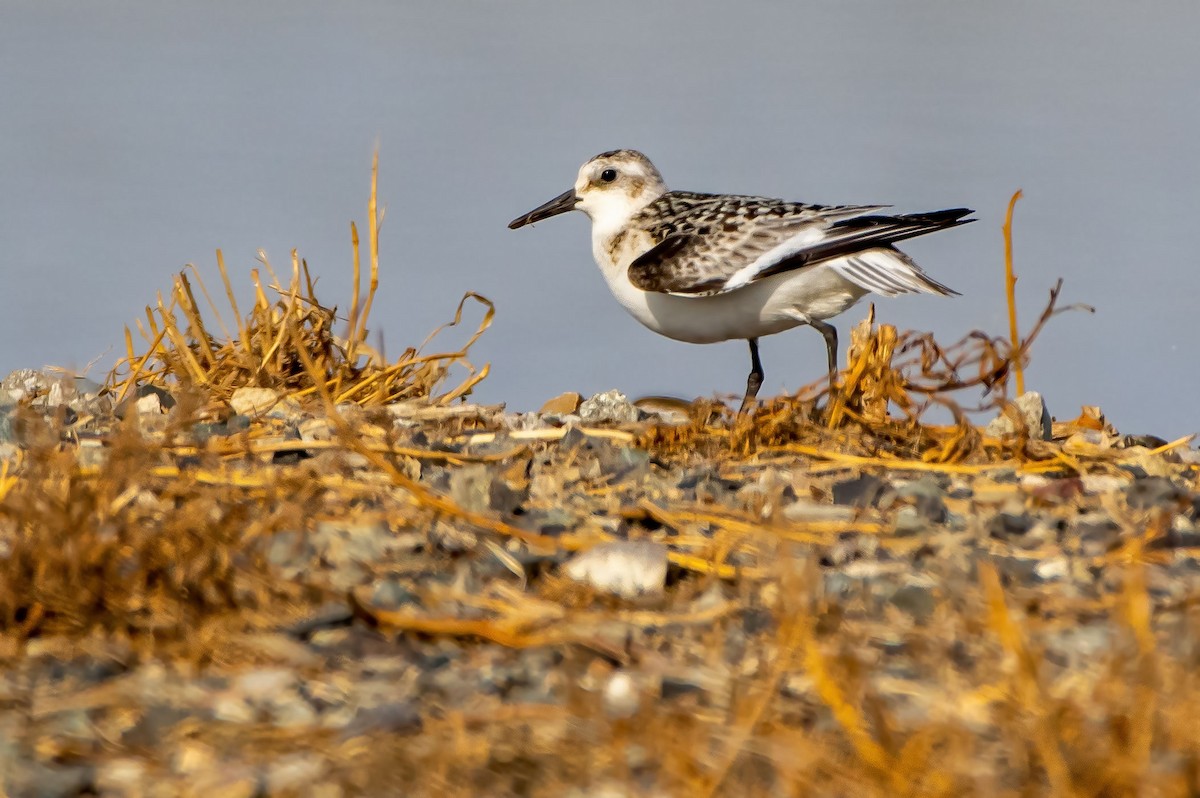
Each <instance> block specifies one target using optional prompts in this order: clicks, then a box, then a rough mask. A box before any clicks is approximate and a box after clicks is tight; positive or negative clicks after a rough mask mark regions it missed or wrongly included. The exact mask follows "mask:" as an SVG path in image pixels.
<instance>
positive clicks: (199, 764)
mask: <svg viewBox="0 0 1200 798" xmlns="http://www.w3.org/2000/svg"><path fill="white" fill-rule="evenodd" d="M216 758H217V755H216V751H215V750H214V749H213V747H212V746H211V745H207V744H205V743H202V742H200V741H198V740H184V741H183V742H182V743H180V745H179V748H177V749H176V750H175V753H174V755H173V756H172V757H171V769H172V770H174V771H175V772H176V773H179V774H180V775H189V774H192V773H199V772H201V771H204V770H207V769H208V768H210V767H211V766H212V764H213V762H215V761H216Z"/></svg>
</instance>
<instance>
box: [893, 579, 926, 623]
mask: <svg viewBox="0 0 1200 798" xmlns="http://www.w3.org/2000/svg"><path fill="white" fill-rule="evenodd" d="M889 601H890V602H891V604H892V605H893V606H894V607H896V609H898V610H900V611H901V612H903V613H905V614H906V615H909V616H911V617H912V619H913V620H914V621H916V622H917V623H918V624H923V623H925V622H926V621H928V620H929V617H930V616H931V615H933V610H934V608H935V607H936V606H937V602H936V601H935V600H934V597H933V591H932V589H930V588H928V587H925V586H924V585H905V586H904V587H902V588H900V589H899V590H897V591H896V592H895V593H893V594H892V597H891V599H890V600H889Z"/></svg>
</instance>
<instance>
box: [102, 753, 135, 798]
mask: <svg viewBox="0 0 1200 798" xmlns="http://www.w3.org/2000/svg"><path fill="white" fill-rule="evenodd" d="M145 782H146V763H145V762H143V761H142V760H140V759H134V758H132V757H122V758H120V759H110V760H108V761H107V762H102V763H101V764H100V765H99V766H98V767H97V768H96V787H97V789H99V790H100V792H101V793H102V794H104V795H131V796H132V795H140V794H141V792H142V787H143V785H144V784H145Z"/></svg>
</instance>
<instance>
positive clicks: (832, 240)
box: [629, 197, 974, 296]
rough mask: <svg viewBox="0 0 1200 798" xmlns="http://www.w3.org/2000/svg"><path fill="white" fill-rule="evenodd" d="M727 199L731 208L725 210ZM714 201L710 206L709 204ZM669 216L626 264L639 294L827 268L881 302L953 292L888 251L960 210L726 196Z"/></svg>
mask: <svg viewBox="0 0 1200 798" xmlns="http://www.w3.org/2000/svg"><path fill="white" fill-rule="evenodd" d="M730 200H737V201H738V203H739V204H738V205H737V206H734V207H730ZM714 201H715V200H714ZM724 206H725V207H722V208H720V210H721V211H722V212H723V214H717V213H714V212H713V211H715V210H716V209H715V208H711V209H705V210H703V212H701V210H702V206H699V205H697V207H695V208H693V209H692V212H691V213H690V214H688V215H687V216H688V217H690V218H676V219H674V220H673V223H672V224H671V229H670V231H669V233H668V234H667V235H666V236H665V237H664V238H663V239H662V240H661V241H660V242H659V244H658V245H656V246H655V247H653V248H652V249H650V250H649V251H647V252H645V253H643V254H642V255H641V256H640V257H638V258H637V259H635V260H634V261H633V263H631V264H630V266H629V279H630V281H631V282H632V283H633V284H634V285H635V286H637V287H638V288H641V289H642V290H644V291H654V292H660V293H670V294H681V295H687V296H705V295H712V294H720V293H725V292H728V291H734V290H736V289H738V288H741V287H743V286H745V285H749V284H750V283H753V282H755V281H757V280H761V279H763V278H765V277H770V276H772V275H775V274H782V273H784V272H789V271H794V270H796V269H802V268H805V267H810V266H815V265H817V264H822V263H825V264H828V265H829V267H830V268H832V269H835V270H836V271H837V272H838V274H840V275H841V276H842V277H844V278H845V279H847V280H849V281H851V282H853V283H855V284H857V285H859V286H861V287H862V288H864V289H865V290H868V291H874V292H876V293H879V294H883V295H885V296H895V295H897V294H903V293H933V294H953V293H955V292H954V291H952V290H951V289H950V288H947V287H946V286H944V285H942V284H941V283H939V282H937V281H936V280H933V279H931V278H930V277H929V276H928V275H926V274H925V273H924V272H923V271H922V270H921V269H920V267H919V266H917V265H916V264H915V263H914V262H913V261H912V259H910V258H909V257H908V256H907V255H905V254H904V253H902V252H900V251H899V250H897V249H895V248H894V247H893V246H892V245H893V244H895V243H896V242H899V241H903V240H906V239H909V238H914V237H916V236H921V235H926V234H927V233H932V232H935V231H937V230H944V229H947V228H950V227H957V226H958V225H961V224H967V223H969V222H971V221H974V220H973V219H965V218H963V217H965V216H967V215H968V214H970V213H971V211H970V210H968V209H966V208H954V209H950V210H944V211H934V212H931V213H919V214H904V215H894V216H893V215H880V214H878V213H875V211H878V210H879V207H840V208H825V207H821V206H805V205H799V204H796V203H782V202H779V201H778V200H765V199H761V198H753V197H742V198H729V199H727V200H725V201H724Z"/></svg>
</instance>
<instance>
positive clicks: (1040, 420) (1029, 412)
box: [984, 391, 1052, 440]
mask: <svg viewBox="0 0 1200 798" xmlns="http://www.w3.org/2000/svg"><path fill="white" fill-rule="evenodd" d="M1013 404H1014V405H1016V411H1017V415H1018V417H1019V418H1020V419H1021V423H1022V424H1023V425H1024V427H1025V429H1026V431H1027V433H1028V435H1029V437H1030V438H1033V439H1035V440H1049V439H1050V438H1051V436H1052V432H1051V426H1052V420H1051V418H1050V411H1049V410H1047V409H1046V403H1045V402H1044V401H1043V400H1042V395H1041V394H1040V393H1038V392H1037V391H1026V392H1025V393H1023V394H1021V395H1020V396H1018V397H1017V398H1016V400H1015V401H1014V402H1013ZM1016 433H1017V424H1016V422H1014V421H1013V420H1012V418H1011V417H1009V415H1008V413H1006V412H1003V411H1002V412H1001V413H1000V415H998V416H996V418H994V419H992V420H991V421H990V422H988V425H987V428H986V429H985V430H984V434H985V435H987V436H989V437H992V438H1003V437H1005V436H1008V435H1015V434H1016Z"/></svg>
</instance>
